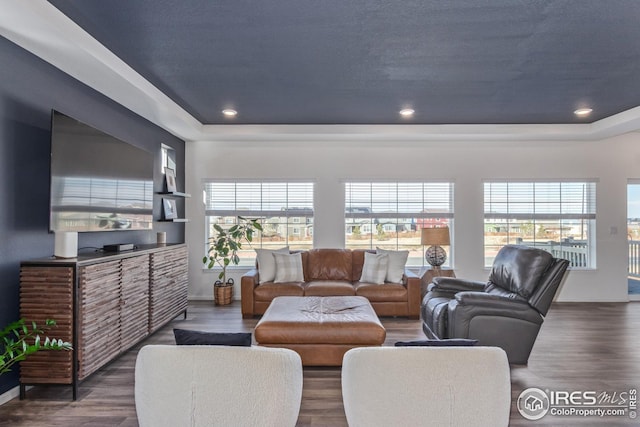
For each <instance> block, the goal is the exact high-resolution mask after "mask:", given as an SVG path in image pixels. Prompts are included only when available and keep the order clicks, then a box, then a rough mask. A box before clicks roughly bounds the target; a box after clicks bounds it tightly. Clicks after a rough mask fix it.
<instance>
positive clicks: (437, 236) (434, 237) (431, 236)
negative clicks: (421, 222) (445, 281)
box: [421, 227, 451, 269]
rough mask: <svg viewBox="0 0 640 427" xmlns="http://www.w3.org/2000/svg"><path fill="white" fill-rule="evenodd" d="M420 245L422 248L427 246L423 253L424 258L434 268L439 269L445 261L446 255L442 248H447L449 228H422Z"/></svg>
mask: <svg viewBox="0 0 640 427" xmlns="http://www.w3.org/2000/svg"><path fill="white" fill-rule="evenodd" d="M421 243H422V245H423V246H427V245H429V248H427V250H426V251H425V253H424V258H425V259H426V260H427V262H428V263H429V264H430V265H431V266H432V267H433V268H434V269H439V268H440V266H441V265H442V264H444V262H445V261H446V260H447V253H446V252H445V250H444V249H442V246H449V245H450V244H451V242H450V240H449V227H433V228H423V229H422V237H421Z"/></svg>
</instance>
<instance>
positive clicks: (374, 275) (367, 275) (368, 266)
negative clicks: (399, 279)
mask: <svg viewBox="0 0 640 427" xmlns="http://www.w3.org/2000/svg"><path fill="white" fill-rule="evenodd" d="M388 265H389V256H388V255H385V254H371V253H368V252H367V253H365V254H364V265H363V266H362V275H361V276H360V281H361V282H367V283H374V284H377V285H381V284H383V283H384V279H385V277H387V266H388Z"/></svg>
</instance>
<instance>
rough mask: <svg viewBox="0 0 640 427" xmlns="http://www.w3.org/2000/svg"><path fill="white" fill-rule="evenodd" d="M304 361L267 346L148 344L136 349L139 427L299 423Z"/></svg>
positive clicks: (290, 424) (226, 426) (295, 354)
mask: <svg viewBox="0 0 640 427" xmlns="http://www.w3.org/2000/svg"><path fill="white" fill-rule="evenodd" d="M301 399H302V362H301V360H300V356H298V354H297V353H296V352H294V351H292V350H288V349H284V348H266V347H223V346H172V345H148V346H145V347H143V348H142V349H141V350H140V352H139V353H138V358H137V360H136V369H135V402H136V412H137V414H138V422H139V424H140V426H141V427H163V426H167V427H169V426H170V427H176V426H180V427H189V426H224V427H230V426H279V427H280V426H282V427H284V426H295V424H296V421H297V419H298V413H299V411H300V402H301Z"/></svg>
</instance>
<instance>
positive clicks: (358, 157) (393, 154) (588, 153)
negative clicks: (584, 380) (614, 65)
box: [186, 133, 640, 301]
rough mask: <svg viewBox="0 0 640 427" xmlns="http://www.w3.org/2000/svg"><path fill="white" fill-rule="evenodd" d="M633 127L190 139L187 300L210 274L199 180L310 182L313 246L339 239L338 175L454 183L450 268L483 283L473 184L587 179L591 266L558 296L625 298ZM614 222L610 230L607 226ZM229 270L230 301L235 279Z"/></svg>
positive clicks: (639, 160)
mask: <svg viewBox="0 0 640 427" xmlns="http://www.w3.org/2000/svg"><path fill="white" fill-rule="evenodd" d="M639 142H640V134H639V133H632V134H628V135H624V136H620V137H616V138H612V139H608V140H603V141H595V142H594V141H586V142H585V141H579V142H578V141H575V142H567V141H558V142H550V141H529V142H524V141H518V142H483V141H464V142H452V141H446V142H444V141H442V142H433V141H404V142H394V141H391V140H389V141H372V142H364V141H339V140H331V141H326V142H318V141H300V142H291V141H289V142H273V141H265V140H259V138H256V140H255V141H248V142H237V141H235V142H228V143H225V142H211V141H199V142H189V143H187V144H186V181H187V182H186V187H187V188H186V190H187V192H190V193H192V194H193V195H194V197H192V198H191V199H188V201H187V216H188V217H189V218H190V222H189V223H188V224H187V231H186V236H187V243H188V244H189V248H190V249H189V250H190V253H191V256H190V259H189V261H190V288H189V296H190V298H192V299H211V298H212V283H213V282H214V280H215V277H216V276H217V275H215V274H212V273H211V272H210V271H207V270H204V271H203V270H202V268H201V266H202V264H201V259H202V255H203V252H204V249H203V248H204V229H205V227H204V209H203V203H202V197H201V194H202V187H201V183H202V179H204V178H281V179H308V180H313V181H314V182H315V206H316V208H315V216H314V238H315V242H314V245H315V247H342V246H343V245H344V225H343V221H344V200H343V197H344V195H343V186H342V182H343V181H344V180H349V179H365V180H366V179H386V178H388V179H392V180H414V181H415V180H425V181H429V180H451V181H453V182H454V183H455V236H454V250H455V266H454V268H455V271H456V275H457V276H458V277H465V278H470V279H477V280H485V279H486V278H487V276H488V271H487V270H486V269H485V268H484V267H483V189H482V182H483V180H485V179H492V178H522V179H535V178H539V179H542V178H544V179H549V178H551V179H553V178H577V179H580V178H597V179H598V180H599V182H598V184H597V225H596V239H597V254H596V257H597V268H596V269H595V270H589V271H579V270H574V271H571V272H570V273H569V274H568V277H567V280H566V281H565V283H564V286H563V287H562V289H561V292H560V295H559V297H558V300H561V301H627V300H628V297H627V242H626V235H627V233H626V217H627V215H626V185H627V180H628V179H629V178H640V143H639ZM614 228H617V234H612V230H613V229H614ZM244 271H245V270H240V271H234V272H233V275H232V277H234V279H235V281H236V284H237V285H236V287H237V288H236V290H237V291H238V292H236V298H239V286H238V285H239V282H240V276H241V275H242V273H243V272H244Z"/></svg>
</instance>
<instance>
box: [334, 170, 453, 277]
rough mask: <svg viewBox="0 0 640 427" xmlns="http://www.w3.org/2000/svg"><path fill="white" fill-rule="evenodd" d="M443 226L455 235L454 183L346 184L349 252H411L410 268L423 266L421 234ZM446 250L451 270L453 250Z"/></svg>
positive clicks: (346, 237)
mask: <svg viewBox="0 0 640 427" xmlns="http://www.w3.org/2000/svg"><path fill="white" fill-rule="evenodd" d="M443 226H449V228H450V229H451V233H453V183H451V182H346V183H345V242H346V247H347V248H349V249H375V248H376V247H380V248H382V249H387V250H408V251H409V259H408V261H407V266H411V267H418V266H423V265H424V264H425V260H424V250H425V248H424V247H423V246H422V245H421V243H420V234H421V231H420V230H421V229H422V228H426V227H443ZM452 236H453V234H452ZM452 242H453V238H452ZM444 249H445V250H446V251H447V253H448V255H449V256H448V258H447V262H446V263H445V266H451V265H452V251H451V248H450V247H445V248H444Z"/></svg>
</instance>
